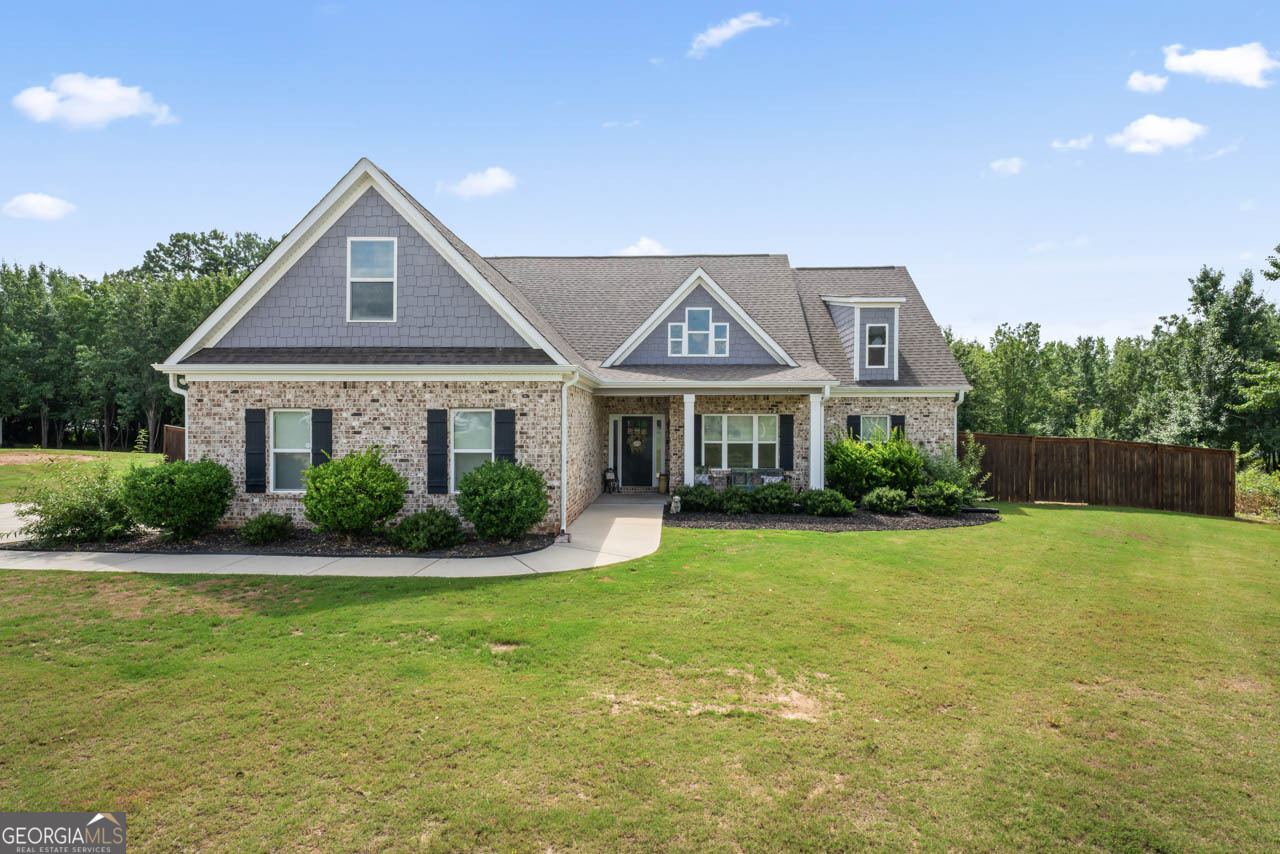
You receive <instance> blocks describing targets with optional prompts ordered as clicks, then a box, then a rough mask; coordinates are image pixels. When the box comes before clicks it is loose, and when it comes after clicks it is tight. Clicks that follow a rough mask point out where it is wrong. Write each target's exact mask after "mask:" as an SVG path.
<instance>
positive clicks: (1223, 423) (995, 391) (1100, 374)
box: [947, 246, 1280, 470]
mask: <svg viewBox="0 0 1280 854" xmlns="http://www.w3.org/2000/svg"><path fill="white" fill-rule="evenodd" d="M1275 251H1276V255H1273V256H1271V257H1270V258H1268V259H1267V260H1266V262H1265V265H1264V267H1263V269H1262V271H1261V273H1262V276H1263V277H1264V278H1265V279H1267V280H1269V281H1273V282H1274V281H1280V246H1277V247H1276V250H1275ZM1189 283H1190V286H1191V294H1190V296H1189V297H1188V301H1187V302H1188V305H1187V310H1186V312H1185V313H1183V314H1172V315H1168V316H1165V317H1161V318H1160V320H1159V322H1158V323H1157V324H1156V325H1155V327H1154V328H1153V329H1152V331H1151V334H1150V335H1149V336H1147V335H1137V336H1132V337H1121V338H1117V339H1116V340H1115V341H1114V342H1112V343H1111V344H1108V343H1107V341H1106V339H1104V338H1099V337H1092V336H1089V337H1080V338H1077V339H1076V340H1075V342H1074V343H1069V342H1065V341H1047V342H1046V341H1041V338H1040V325H1039V324H1037V323H1022V324H1018V325H1011V324H1007V323H1006V324H1001V325H1000V326H999V327H998V328H997V329H996V331H995V334H993V335H992V336H991V339H990V340H989V341H988V342H987V343H985V344H984V343H983V342H981V341H978V340H976V339H964V338H959V337H956V336H954V335H952V334H950V331H949V330H947V340H948V342H949V343H950V345H951V351H952V353H954V354H955V357H956V359H957V361H959V363H960V367H961V368H963V369H964V373H965V376H967V377H968V378H969V383H970V384H971V385H972V386H973V390H972V391H971V392H969V393H968V395H967V396H966V397H965V400H964V403H963V404H962V405H961V407H960V411H959V424H960V429H961V430H973V431H976V432H986V433H1024V434H1038V435H1046V436H1081V437H1093V438H1108V439H1123V440H1127V441H1144V442H1164V443H1169V444H1176V445H1197V446H1203V447H1213V448H1230V447H1233V446H1236V447H1239V448H1240V449H1241V451H1242V452H1245V453H1249V454H1252V456H1254V457H1256V458H1257V459H1258V460H1260V461H1261V462H1262V463H1263V465H1265V466H1266V467H1267V468H1268V470H1274V469H1275V468H1276V467H1277V464H1278V463H1280V310H1278V309H1277V306H1276V304H1275V303H1274V302H1271V301H1269V300H1268V299H1267V298H1266V295H1265V294H1264V293H1262V292H1261V290H1260V289H1259V287H1258V283H1256V282H1255V279H1254V274H1253V272H1252V271H1251V270H1245V271H1244V272H1243V273H1241V274H1240V277H1239V278H1238V279H1237V280H1236V281H1235V283H1233V284H1232V283H1228V282H1227V280H1226V277H1225V276H1224V275H1223V272H1222V271H1221V270H1215V269H1212V268H1210V267H1203V268H1202V269H1201V270H1200V273H1199V274H1198V275H1197V276H1196V277H1195V278H1192V279H1190V280H1189Z"/></svg>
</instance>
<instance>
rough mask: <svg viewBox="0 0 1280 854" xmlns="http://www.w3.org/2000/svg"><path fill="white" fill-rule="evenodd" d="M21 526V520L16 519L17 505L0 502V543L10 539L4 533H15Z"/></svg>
mask: <svg viewBox="0 0 1280 854" xmlns="http://www.w3.org/2000/svg"><path fill="white" fill-rule="evenodd" d="M21 527H22V522H20V521H19V520H18V505H17V504H0V543H3V542H4V541H5V540H8V539H12V537H8V536H6V534H11V533H15V532H16V531H17V530H18V529H19V528H21Z"/></svg>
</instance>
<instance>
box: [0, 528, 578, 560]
mask: <svg viewBox="0 0 1280 854" xmlns="http://www.w3.org/2000/svg"><path fill="white" fill-rule="evenodd" d="M553 542H555V536H554V535H552V534H525V535H524V536H523V537H521V538H520V539H518V540H512V541H511V542H507V543H501V542H497V543H492V542H487V541H484V540H477V539H474V538H470V539H468V540H466V541H465V542H463V543H462V544H461V545H458V546H455V547H454V548H451V549H446V550H441V551H435V552H424V553H421V554H419V553H416V552H407V551H404V550H403V549H400V548H397V547H396V546H394V545H392V544H391V543H390V542H388V541H387V540H386V539H385V538H384V537H381V536H376V535H375V536H372V537H358V538H355V539H353V540H352V541H351V542H350V543H348V542H347V540H346V538H345V537H340V536H336V535H333V534H322V533H320V532H319V531H313V530H310V529H299V530H298V531H297V532H296V533H294V535H293V536H291V537H289V538H288V539H285V540H281V541H280V542H278V543H270V544H268V545H264V546H249V545H245V543H244V541H243V540H241V539H240V535H239V534H238V533H237V532H236V531H235V530H232V529H219V530H216V531H210V532H209V533H207V534H202V535H200V536H199V537H196V538H194V539H191V540H182V541H179V542H169V541H167V540H165V539H164V537H162V536H161V535H160V534H158V533H156V532H154V531H148V532H144V533H141V534H138V535H137V536H133V537H128V538H125V539H123V540H110V541H106V542H97V543H78V544H74V543H73V544H68V545H64V546H53V547H52V550H54V551H81V552H145V553H148V554H276V555H303V556H314V557H362V556H367V557H388V556H397V555H399V556H410V555H412V556H414V557H434V558H443V557H501V556H503V555H519V554H526V553H528V552H535V551H538V550H539V549H543V548H546V547H547V546H549V545H551V544H552V543H553ZM30 548H32V546H31V545H30V544H29V543H22V542H18V543H14V542H6V543H4V544H0V549H19V550H21V549H30Z"/></svg>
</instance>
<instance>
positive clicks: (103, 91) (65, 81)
mask: <svg viewBox="0 0 1280 854" xmlns="http://www.w3.org/2000/svg"><path fill="white" fill-rule="evenodd" d="M13 105H14V106H15V107H17V108H18V110H19V111H21V112H22V113H24V114H25V115H26V116H27V117H28V118H30V119H33V120H35V121H37V122H51V121H58V122H61V123H62V124H64V125H67V126H68V127H73V128H80V127H103V126H104V125H106V124H107V123H108V122H113V121H115V120H116V119H127V118H131V117H133V116H150V117H151V123H152V124H153V125H169V124H173V123H175V122H177V121H178V120H177V118H176V117H174V115H173V114H172V113H171V112H170V111H169V107H168V105H166V104H161V103H157V101H156V99H155V98H154V97H153V96H152V95H151V93H150V92H144V91H142V87H141V86H122V85H121V84H120V81H119V80H118V79H117V78H115V77H89V76H88V75H86V74H80V73H79V72H77V73H75V74H59V75H57V76H56V77H54V78H53V83H51V84H50V85H49V88H47V89H46V88H45V87H43V86H32V87H31V88H29V89H23V90H22V91H21V92H19V93H18V94H17V95H14V96H13Z"/></svg>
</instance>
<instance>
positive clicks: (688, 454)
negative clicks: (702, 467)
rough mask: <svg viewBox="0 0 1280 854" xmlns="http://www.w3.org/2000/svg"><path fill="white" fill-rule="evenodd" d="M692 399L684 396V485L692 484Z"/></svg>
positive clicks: (688, 395) (687, 395) (691, 396)
mask: <svg viewBox="0 0 1280 854" xmlns="http://www.w3.org/2000/svg"><path fill="white" fill-rule="evenodd" d="M693 399H694V395H692V394H686V395H685V396H684V485H685V486H693Z"/></svg>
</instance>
